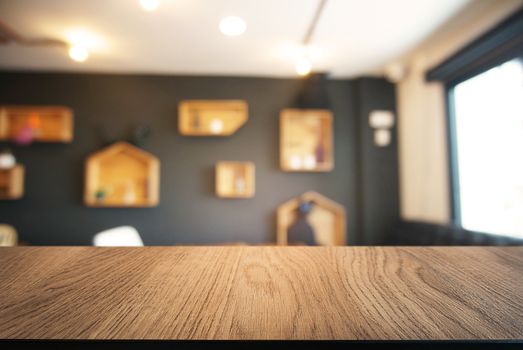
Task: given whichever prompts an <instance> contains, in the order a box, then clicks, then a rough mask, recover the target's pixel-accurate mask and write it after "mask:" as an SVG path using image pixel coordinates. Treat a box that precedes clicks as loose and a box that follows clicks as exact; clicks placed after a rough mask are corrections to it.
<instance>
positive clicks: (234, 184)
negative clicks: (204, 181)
mask: <svg viewBox="0 0 523 350" xmlns="http://www.w3.org/2000/svg"><path fill="white" fill-rule="evenodd" d="M254 173H255V166H254V163H252V162H218V163H217V164H216V195H217V196H218V197H220V198H251V197H253V196H254V193H255V175H254Z"/></svg>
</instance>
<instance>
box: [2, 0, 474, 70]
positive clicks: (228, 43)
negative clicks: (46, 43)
mask: <svg viewBox="0 0 523 350" xmlns="http://www.w3.org/2000/svg"><path fill="white" fill-rule="evenodd" d="M318 2H319V0H161V5H160V7H159V8H158V9H157V10H156V11H155V12H145V11H144V10H143V9H142V8H141V6H140V4H139V1H138V0H0V20H2V21H4V22H5V23H7V24H8V25H9V26H11V27H12V28H14V29H16V30H17V31H18V32H19V33H21V34H23V35H25V36H28V37H42V36H48V37H57V38H61V39H64V40H69V36H70V35H71V33H74V32H75V31H82V32H84V33H86V34H85V36H86V38H87V39H88V45H87V46H89V48H90V52H91V55H90V57H89V59H88V60H87V61H86V62H84V63H77V62H73V61H72V60H71V59H69V57H68V56H67V54H66V52H65V50H64V49H60V48H27V47H19V46H16V45H14V44H10V45H0V69H16V70H20V69H24V70H25V69H31V70H50V71H94V72H134V73H158V74H198V75H202V74H212V75H242V76H243V75H252V76H281V77H292V76H295V71H294V64H295V61H296V57H297V55H299V53H300V52H301V51H300V42H301V40H302V39H303V36H304V35H305V32H306V30H307V27H308V25H309V23H310V21H311V19H312V16H313V13H314V11H315V9H316V7H317V5H318ZM470 2H471V0H329V1H328V3H327V5H326V7H325V10H324V12H323V15H322V17H321V19H320V21H319V23H318V27H317V30H316V33H315V34H314V36H313V38H312V42H311V45H312V47H313V48H312V49H311V56H312V57H313V61H314V69H315V70H321V71H329V72H331V73H332V74H333V76H335V77H353V76H358V75H364V74H372V73H375V72H377V71H379V70H380V69H381V68H382V67H383V66H384V65H385V64H387V63H390V62H391V61H393V60H394V59H395V58H397V57H398V56H400V55H402V54H404V53H405V52H407V51H408V50H410V49H412V48H413V47H415V46H416V45H418V44H419V43H420V42H421V41H423V39H425V38H426V37H427V36H428V35H430V34H431V33H432V32H433V31H434V30H436V29H437V28H438V27H439V26H441V25H442V24H443V23H444V22H445V21H446V20H448V19H449V18H450V17H452V16H453V15H455V14H456V13H457V12H458V11H459V10H460V9H462V8H463V7H464V6H465V5H467V4H468V3H470ZM227 15H236V16H240V17H242V18H244V19H245V20H246V22H247V31H246V32H245V34H243V35H242V36H239V37H225V36H223V35H222V34H221V33H220V32H219V30H218V22H219V20H220V19H221V18H222V17H224V16H227Z"/></svg>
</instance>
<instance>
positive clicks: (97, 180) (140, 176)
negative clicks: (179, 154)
mask: <svg viewBox="0 0 523 350" xmlns="http://www.w3.org/2000/svg"><path fill="white" fill-rule="evenodd" d="M159 170H160V162H159V161H158V159H157V158H156V157H154V156H153V155H151V154H150V153H148V152H145V151H144V150H141V149H139V148H137V147H135V146H132V145H130V144H128V143H126V142H117V143H115V144H113V145H111V146H109V147H107V148H105V149H103V150H101V151H99V152H96V153H94V154H92V155H91V156H89V158H88V159H87V163H86V185H85V194H84V196H85V198H84V200H85V204H86V205H88V206H97V207H152V206H156V205H157V204H158V201H159V177H160V174H159Z"/></svg>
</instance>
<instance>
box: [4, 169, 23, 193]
mask: <svg viewBox="0 0 523 350" xmlns="http://www.w3.org/2000/svg"><path fill="white" fill-rule="evenodd" d="M23 194H24V167H23V166H22V165H20V164H17V165H16V166H14V167H13V168H10V169H0V200H4V199H6V200H10V199H19V198H22V196H23Z"/></svg>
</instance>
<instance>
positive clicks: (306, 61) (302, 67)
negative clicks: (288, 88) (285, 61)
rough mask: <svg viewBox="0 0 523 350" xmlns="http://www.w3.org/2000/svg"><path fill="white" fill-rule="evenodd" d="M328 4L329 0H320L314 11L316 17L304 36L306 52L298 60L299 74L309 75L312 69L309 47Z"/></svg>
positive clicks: (297, 70) (297, 68)
mask: <svg viewBox="0 0 523 350" xmlns="http://www.w3.org/2000/svg"><path fill="white" fill-rule="evenodd" d="M326 4H327V0H320V3H319V4H318V8H316V12H315V13H314V17H313V18H312V21H311V23H310V25H309V28H308V29H307V33H305V36H304V37H303V47H304V52H303V54H302V56H301V57H300V58H299V59H298V61H297V62H296V73H298V75H301V76H306V75H309V74H310V72H311V71H312V61H311V59H310V57H309V55H308V53H307V47H308V46H309V44H310V41H311V39H312V36H313V35H314V32H315V31H316V27H317V26H318V21H319V20H320V17H321V14H322V13H323V9H324V8H325V5H326Z"/></svg>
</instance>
